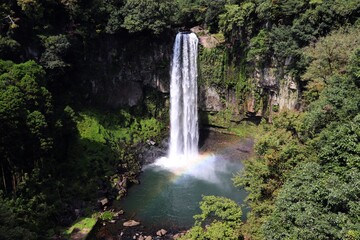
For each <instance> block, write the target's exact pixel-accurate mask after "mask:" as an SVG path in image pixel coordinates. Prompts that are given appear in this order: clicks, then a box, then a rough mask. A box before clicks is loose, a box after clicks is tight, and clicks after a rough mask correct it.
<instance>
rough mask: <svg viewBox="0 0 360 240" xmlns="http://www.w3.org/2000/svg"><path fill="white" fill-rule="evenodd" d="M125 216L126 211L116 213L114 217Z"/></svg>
mask: <svg viewBox="0 0 360 240" xmlns="http://www.w3.org/2000/svg"><path fill="white" fill-rule="evenodd" d="M123 214H124V210H120V211H118V212H115V213H114V217H116V218H117V217H119V216H120V215H123Z"/></svg>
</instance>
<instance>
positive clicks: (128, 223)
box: [123, 220, 140, 227]
mask: <svg viewBox="0 0 360 240" xmlns="http://www.w3.org/2000/svg"><path fill="white" fill-rule="evenodd" d="M138 225H140V222H137V221H135V220H129V221H126V222H124V223H123V226H124V227H135V226H138Z"/></svg>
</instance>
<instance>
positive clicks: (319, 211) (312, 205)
mask: <svg viewBox="0 0 360 240" xmlns="http://www.w3.org/2000/svg"><path fill="white" fill-rule="evenodd" d="M345 175H346V176H345V178H342V177H339V176H338V175H336V174H334V173H331V172H327V171H324V169H323V168H322V167H321V166H320V165H319V164H317V163H305V164H301V165H300V166H298V167H297V168H295V169H294V173H293V175H292V176H291V178H290V179H289V181H288V182H287V183H285V185H284V187H283V188H282V189H281V191H280V193H279V196H278V198H277V199H276V202H275V210H274V212H273V213H272V214H271V215H270V217H269V218H268V219H267V221H266V223H265V224H264V226H263V229H264V236H266V237H265V238H266V239H275V240H276V239H310V240H311V239H314V240H315V239H347V237H346V236H351V235H355V234H356V232H357V234H359V229H360V228H359V227H360V222H359V219H358V217H359V215H357V214H358V211H359V209H358V207H355V206H357V205H358V204H359V203H360V197H359V196H360V195H359V194H360V188H359V187H358V186H359V184H360V172H359V169H356V168H353V169H352V170H350V171H348V172H346V173H345ZM354 207H355V208H354ZM349 239H350V238H349Z"/></svg>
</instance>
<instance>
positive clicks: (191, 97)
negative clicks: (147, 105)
mask: <svg viewBox="0 0 360 240" xmlns="http://www.w3.org/2000/svg"><path fill="white" fill-rule="evenodd" d="M197 55H198V38H197V37H196V35H195V34H194V33H178V34H177V36H176V40H175V45H174V56H173V61H172V69H171V85H170V104H171V105H170V107H171V111H170V124H171V125H170V128H171V129H170V153H169V158H170V159H174V158H178V157H179V156H184V157H185V158H188V157H191V156H194V155H195V156H196V155H197V154H198V142H199V130H198V109H197V92H198V91H197V75H198V73H197Z"/></svg>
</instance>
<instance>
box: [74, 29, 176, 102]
mask: <svg viewBox="0 0 360 240" xmlns="http://www.w3.org/2000/svg"><path fill="white" fill-rule="evenodd" d="M172 44H173V39H172V37H164V38H155V37H148V36H144V35H141V36H128V35H126V36H106V37H104V38H103V39H101V41H97V42H93V43H91V45H90V46H86V48H87V49H85V51H84V52H86V53H87V54H86V55H85V56H84V58H83V59H79V60H78V61H79V63H78V66H79V69H78V71H76V72H77V73H78V77H79V78H80V81H81V86H82V92H83V96H84V98H85V100H86V102H88V103H90V104H96V105H102V106H106V107H110V108H118V107H121V106H130V107H132V106H135V105H139V104H141V103H142V101H143V99H144V96H145V95H146V92H147V91H149V90H150V91H152V90H156V91H157V92H159V93H167V92H168V91H169V82H170V75H169V71H170V70H169V69H170V60H171V55H172Z"/></svg>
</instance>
